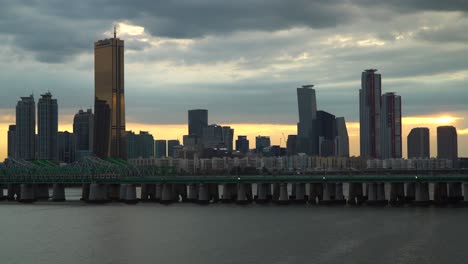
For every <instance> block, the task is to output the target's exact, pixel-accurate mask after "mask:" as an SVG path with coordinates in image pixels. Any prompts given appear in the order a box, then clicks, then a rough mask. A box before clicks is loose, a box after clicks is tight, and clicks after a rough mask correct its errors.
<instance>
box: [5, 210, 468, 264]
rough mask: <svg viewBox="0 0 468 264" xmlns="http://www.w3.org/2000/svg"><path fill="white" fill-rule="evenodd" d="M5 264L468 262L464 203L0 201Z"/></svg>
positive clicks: (467, 233)
mask: <svg viewBox="0 0 468 264" xmlns="http://www.w3.org/2000/svg"><path fill="white" fill-rule="evenodd" d="M0 221H1V223H0V224H1V225H0V263H2V264H3V263H21V264H24V263H37V264H41V263H48V264H62V263H77V264H78V263H79V264H84V263H99V264H102V263H112V264H114V263H122V264H124V263H125V264H127V263H138V264H143V263H162V264H171V263H178V264H179V263H187V264H196V263H200V264H201V263H203V264H212V263H213V264H214V263H216V264H217V263H242V264H246V263H253V264H260V263H269V264H276V263H300V264H303V263H348V264H349V263H373V264H374V263H392V264H393V263H434V264H435V263H468V250H467V246H468V208H412V207H405V208H389V207H386V208H378V207H346V206H343V207H341V206H337V207H322V206H307V205H301V206H299V205H296V206H284V207H283V206H275V205H265V206H260V205H250V206H236V205H223V204H216V205H209V206H198V205H191V204H175V205H170V206H164V205H159V204H153V203H145V204H143V203H140V204H138V205H125V204H118V203H115V204H106V205H87V204H83V203H80V202H78V201H73V202H66V203H63V204H56V203H52V202H45V203H44V202H42V203H40V202H39V203H36V204H33V205H23V204H17V203H11V202H0Z"/></svg>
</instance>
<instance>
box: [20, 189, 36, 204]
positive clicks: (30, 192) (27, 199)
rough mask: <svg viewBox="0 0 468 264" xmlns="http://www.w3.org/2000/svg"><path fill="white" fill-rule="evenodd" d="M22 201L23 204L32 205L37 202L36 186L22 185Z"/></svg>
mask: <svg viewBox="0 0 468 264" xmlns="http://www.w3.org/2000/svg"><path fill="white" fill-rule="evenodd" d="M20 186H21V187H20V188H21V191H20V199H19V201H20V202H22V203H32V202H34V201H36V196H35V191H34V185H33V184H21V185H20Z"/></svg>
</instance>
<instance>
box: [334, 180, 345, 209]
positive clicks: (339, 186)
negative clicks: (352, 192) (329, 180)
mask: <svg viewBox="0 0 468 264" xmlns="http://www.w3.org/2000/svg"><path fill="white" fill-rule="evenodd" d="M335 203H336V204H346V199H345V198H344V195H343V183H341V182H339V183H336V184H335Z"/></svg>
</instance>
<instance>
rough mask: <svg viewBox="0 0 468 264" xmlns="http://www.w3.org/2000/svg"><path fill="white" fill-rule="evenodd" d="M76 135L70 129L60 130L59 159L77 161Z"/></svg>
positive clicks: (61, 160)
mask: <svg viewBox="0 0 468 264" xmlns="http://www.w3.org/2000/svg"><path fill="white" fill-rule="evenodd" d="M75 146H76V144H75V137H74V135H73V133H70V132H68V131H64V132H62V131H61V132H58V160H59V161H60V162H63V163H72V162H73V161H75Z"/></svg>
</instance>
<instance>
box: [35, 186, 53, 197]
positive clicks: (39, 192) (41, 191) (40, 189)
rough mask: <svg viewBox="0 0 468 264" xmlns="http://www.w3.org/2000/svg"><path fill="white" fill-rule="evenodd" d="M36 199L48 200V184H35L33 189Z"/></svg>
mask: <svg viewBox="0 0 468 264" xmlns="http://www.w3.org/2000/svg"><path fill="white" fill-rule="evenodd" d="M34 192H35V196H36V199H38V200H49V198H50V196H49V185H48V184H37V185H36V186H35V189H34Z"/></svg>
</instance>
